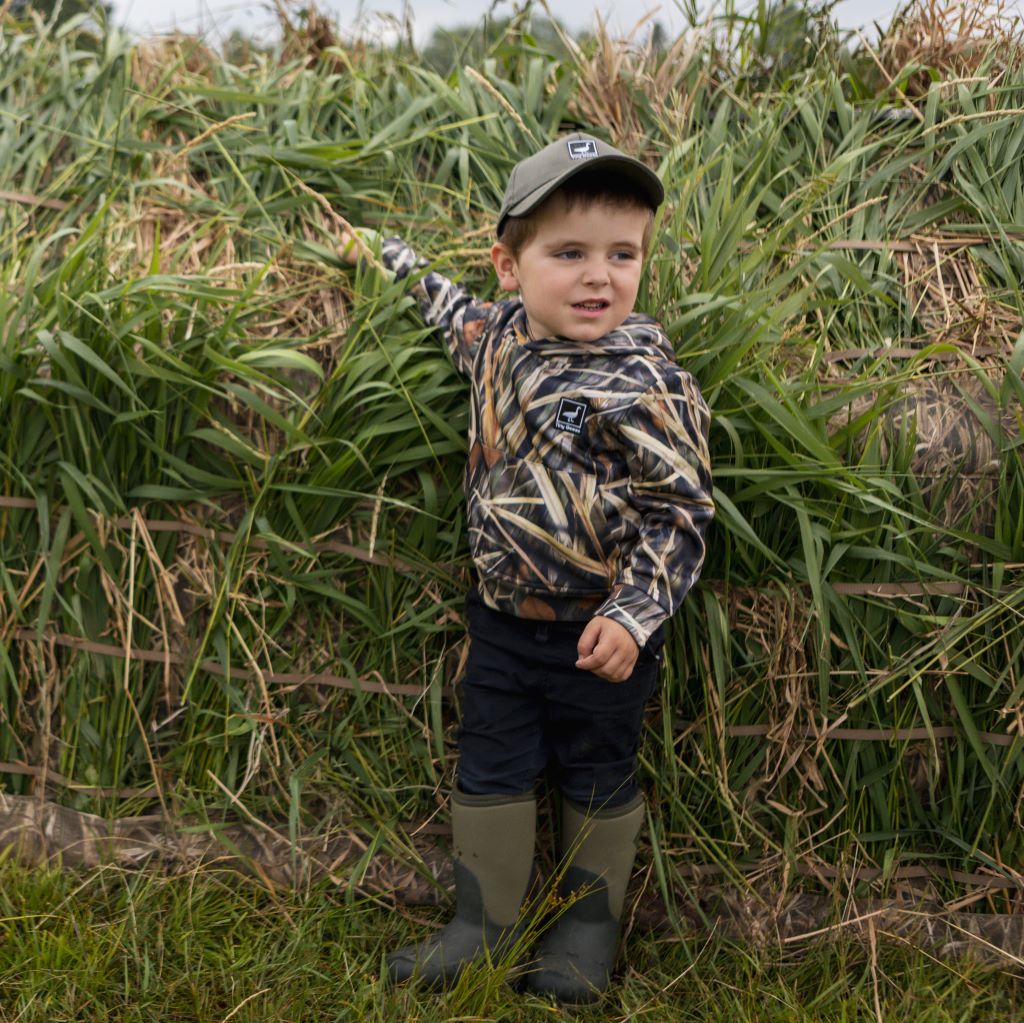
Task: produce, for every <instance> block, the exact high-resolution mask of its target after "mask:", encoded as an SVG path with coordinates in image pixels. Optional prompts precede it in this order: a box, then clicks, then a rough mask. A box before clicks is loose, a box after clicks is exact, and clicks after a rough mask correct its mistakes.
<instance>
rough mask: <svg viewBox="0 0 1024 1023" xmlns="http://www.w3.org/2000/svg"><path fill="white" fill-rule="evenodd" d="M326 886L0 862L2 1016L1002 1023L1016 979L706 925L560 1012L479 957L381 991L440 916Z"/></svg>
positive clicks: (669, 940)
mask: <svg viewBox="0 0 1024 1023" xmlns="http://www.w3.org/2000/svg"><path fill="white" fill-rule="evenodd" d="M440 919H441V918H440V917H439V916H438V915H437V914H436V913H423V912H417V913H398V914H396V913H393V912H391V911H390V910H388V909H386V908H384V907H381V906H380V905H375V904H374V903H373V902H371V901H364V900H360V899H356V900H350V899H348V898H346V896H345V893H344V892H341V891H338V890H337V889H335V888H333V887H323V886H313V887H311V888H308V889H306V890H304V891H301V892H295V891H287V892H281V893H279V894H277V895H276V896H275V895H271V894H270V893H268V891H267V889H266V888H265V887H264V886H263V885H262V884H260V883H259V882H255V881H253V880H247V879H246V878H244V877H241V876H239V875H238V874H235V873H232V872H226V871H220V870H218V869H217V868H207V869H202V870H197V871H195V872H192V873H188V874H182V875H180V876H177V877H157V876H154V875H152V874H147V873H126V872H123V871H120V870H117V869H108V870H102V871H97V872H95V873H92V874H90V875H88V876H86V877H82V876H79V875H77V874H75V873H73V872H66V871H65V872H61V871H52V870H31V871H28V870H25V869H24V868H22V867H19V866H16V865H14V864H12V863H10V862H5V863H2V864H0V1020H3V1021H4V1023H14V1021H15V1020H17V1021H19V1023H63V1021H66V1020H67V1021H71V1020H74V1021H80V1020H110V1021H112V1023H113V1021H117V1023H121V1021H125V1023H128V1021H132V1023H134V1021H138V1023H151V1021H153V1020H202V1021H217V1023H220V1021H227V1020H229V1019H231V1020H236V1021H238V1023H271V1021H276V1020H280V1021H287V1023H295V1021H300V1020H318V1021H322V1023H334V1021H338V1023H342V1021H344V1023H348V1021H356V1020H368V1021H379V1023H397V1021H407V1020H408V1021H421V1023H433V1021H437V1023H441V1021H453V1023H454V1021H465V1023H468V1021H472V1020H508V1021H513V1020H515V1021H523V1023H539V1021H541V1020H571V1019H580V1020H595V1021H596V1020H612V1021H614V1020H622V1021H626V1020H649V1021H652V1023H679V1021H688V1020H708V1021H721V1023H747V1021H750V1023H754V1021H757V1023H799V1021H803V1020H807V1021H810V1020H821V1021H826V1020H828V1021H839V1020H842V1021H844V1023H860V1021H864V1023H878V1021H879V1020H893V1021H895V1020H905V1021H913V1023H954V1021H956V1023H960V1021H963V1023H986V1021H992V1023H1006V1021H1008V1020H1012V1019H1016V1018H1019V1015H1020V1013H1021V1011H1022V1010H1024V987H1022V982H1021V980H1020V979H1019V978H1017V979H1013V978H1011V977H1009V976H1007V975H1006V974H1004V973H1001V972H998V971H995V970H993V969H992V968H991V967H989V968H985V969H982V968H981V967H979V966H977V965H971V964H966V963H957V964H943V963H941V962H939V961H938V960H936V959H935V958H933V957H932V956H930V955H928V954H926V953H925V952H922V951H919V950H916V949H914V948H910V947H907V946H906V945H904V944H900V943H898V942H895V941H893V940H892V939H888V938H886V936H885V935H884V934H883V935H879V936H878V938H877V942H876V945H875V947H874V948H872V947H871V946H870V945H869V944H868V943H866V942H853V941H847V940H845V939H844V938H842V937H839V938H838V939H837V940H832V941H830V942H828V943H827V944H819V945H810V946H808V945H806V944H802V945H794V946H792V947H790V948H787V949H785V950H781V951H780V950H779V949H778V948H777V947H776V948H771V947H766V948H764V949H762V950H758V949H755V948H751V947H749V946H747V947H737V946H734V945H730V944H728V943H726V942H723V941H721V940H719V939H716V938H713V937H692V938H690V939H680V938H679V937H676V936H672V935H662V936H660V937H658V936H653V935H650V934H647V935H644V934H637V933H634V934H633V935H631V937H630V939H629V941H628V944H627V948H626V952H625V955H624V965H623V971H622V983H621V984H620V985H618V986H616V987H615V988H613V990H612V991H611V992H609V994H608V995H607V997H606V998H605V999H604V1000H603V1001H602V1002H601V1003H599V1004H598V1005H596V1006H594V1007H592V1008H590V1009H587V1010H579V1011H573V1010H569V1009H562V1008H556V1007H554V1006H553V1005H551V1004H548V1003H546V1002H544V1001H542V1000H540V999H538V998H535V997H533V996H528V995H524V994H516V993H514V992H513V991H512V990H511V989H510V988H509V987H507V986H503V985H502V984H501V983H500V981H499V980H496V979H495V977H494V976H493V975H492V974H490V973H489V972H487V971H480V972H477V973H473V974H471V975H468V976H467V977H466V978H464V980H463V982H462V983H461V984H460V986H459V987H458V988H457V989H456V990H455V991H453V992H450V993H448V994H446V995H444V996H439V995H431V994H427V993H417V992H414V991H410V990H406V989H401V990H395V989H389V988H387V987H386V986H385V985H384V984H382V983H381V979H380V978H381V969H382V966H381V962H382V957H383V955H384V954H385V952H387V951H388V950H389V949H391V948H393V947H394V946H395V945H396V944H397V943H400V942H404V941H406V940H408V939H409V938H410V937H415V936H418V935H420V934H422V933H423V929H424V926H429V925H431V924H436V923H437V922H439V921H440Z"/></svg>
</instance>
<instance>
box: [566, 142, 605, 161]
mask: <svg viewBox="0 0 1024 1023" xmlns="http://www.w3.org/2000/svg"><path fill="white" fill-rule="evenodd" d="M567 145H568V146H569V159H570V160H592V159H593V158H594V157H595V156H597V155H598V152H597V143H596V142H595V141H594V140H593V139H570V141H569V142H568V143H567Z"/></svg>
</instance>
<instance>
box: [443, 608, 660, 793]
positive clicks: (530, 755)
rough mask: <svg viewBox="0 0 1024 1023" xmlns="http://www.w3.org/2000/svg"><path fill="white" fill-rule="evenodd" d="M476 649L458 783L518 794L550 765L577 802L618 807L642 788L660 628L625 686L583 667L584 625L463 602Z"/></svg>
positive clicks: (471, 789)
mask: <svg viewBox="0 0 1024 1023" xmlns="http://www.w3.org/2000/svg"><path fill="white" fill-rule="evenodd" d="M466 617H467V621H468V623H469V636H470V648H469V659H468V661H467V664H466V674H465V677H464V678H463V680H462V725H461V728H460V730H459V763H458V786H459V788H460V789H461V790H462V791H463V792H465V793H468V794H472V795H510V796H511V795H519V794H521V793H523V792H528V791H530V790H531V789H532V788H533V786H534V782H535V781H536V779H537V776H538V775H539V774H540V773H541V772H542V771H543V770H544V769H545V768H546V767H550V768H551V771H552V774H553V777H554V782H555V784H556V785H557V786H558V787H559V788H560V789H561V791H562V793H563V794H564V795H565V796H567V797H568V798H569V799H571V800H572V801H573V802H575V803H581V804H583V805H585V806H586V805H591V804H593V805H594V806H598V805H600V806H605V807H612V806H618V805H620V804H622V803H626V802H628V801H629V800H631V799H632V798H633V797H634V796H635V795H636V792H637V787H636V781H635V779H634V774H635V772H636V756H637V749H638V747H639V744H640V730H641V728H642V726H643V719H644V704H645V703H646V702H647V700H648V699H649V698H650V696H651V694H652V693H653V692H654V689H655V687H656V685H657V681H658V669H659V666H660V650H661V642H662V636H661V631H660V630H659V631H658V633H657V634H656V635H654V636H652V637H651V641H650V642H648V644H647V645H646V646H645V647H644V648H643V649H642V650H641V651H640V656H639V658H638V659H637V663H636V667H635V668H634V669H633V674H632V675H631V676H630V677H629V678H628V679H626V681H625V682H608V681H606V680H605V679H603V678H599V677H598V676H597V675H595V674H594V673H593V672H590V671H581V670H580V669H579V668H577V667H576V660H577V658H578V657H579V654H578V652H577V650H576V644H577V642H578V640H579V637H580V634H581V633H582V632H583V629H584V628H585V626H586V622H541V621H533V620H531V619H528V618H517V617H516V616H514V615H508V614H503V613H501V612H500V611H493V610H491V609H490V608H489V607H486V606H485V605H484V603H483V601H482V600H481V599H480V597H479V595H478V594H477V593H476V592H475V591H472V592H471V593H470V595H469V597H468V599H467V601H466Z"/></svg>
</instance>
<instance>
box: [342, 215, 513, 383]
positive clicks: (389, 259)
mask: <svg viewBox="0 0 1024 1023" xmlns="http://www.w3.org/2000/svg"><path fill="white" fill-rule="evenodd" d="M368 251H369V250H368V247H367V244H366V241H365V240H364V237H363V234H362V232H360V231H359V230H358V229H356V230H354V231H353V232H351V233H349V232H347V231H346V232H344V233H343V234H342V236H341V241H340V242H339V244H338V254H339V255H340V256H341V258H342V259H343V260H344V261H345V262H346V263H348V264H349V265H351V266H354V265H355V264H356V263H357V262H359V260H360V259H361V258H365V256H366V254H367V252H368ZM380 256H381V262H382V263H383V264H384V267H385V268H386V269H387V270H389V271H391V273H393V274H394V275H395V280H397V281H402V280H404V279H405V278H406V277H408V276H410V274H413V273H414V272H415V271H417V270H420V269H422V268H423V267H425V266H426V265H427V262H426V260H424V259H420V258H419V257H418V256H417V255H416V253H415V252H414V251H413V250H412V249H411V248H410V247H409V246H408V245H407V244H406V243H405V242H404V241H403V240H402V239H401V238H386V239H384V241H382V242H381V245H380ZM409 291H410V293H411V294H412V295H414V296H415V297H416V299H417V301H418V302H419V305H420V309H421V311H422V313H423V318H424V319H425V320H426V322H427V323H428V324H429V325H430V326H432V327H437V328H438V329H439V330H440V331H441V334H442V337H443V338H444V342H445V345H446V346H447V348H448V352H449V354H450V355H451V359H452V362H453V363H454V364H455V368H456V369H457V370H459V372H460V373H463V374H465V375H466V376H469V375H470V373H471V372H472V366H473V359H474V358H475V356H476V351H477V347H478V346H479V343H480V337H481V335H482V334H483V331H484V323H485V321H486V320H487V317H488V315H489V313H490V311H491V309H492V307H493V305H494V303H493V302H478V301H477V300H476V299H475V298H474V297H473V295H471V294H470V292H469V291H467V290H466V288H464V287H463V286H462V285H461V284H456V283H455V282H454V281H452V280H450V279H449V278H447V277H445V276H444V274H441V273H438V272H437V271H436V270H431V271H430V272H429V273H426V274H423V275H422V276H419V277H417V278H416V279H415V280H414V281H413V283H412V285H411V286H410V288H409Z"/></svg>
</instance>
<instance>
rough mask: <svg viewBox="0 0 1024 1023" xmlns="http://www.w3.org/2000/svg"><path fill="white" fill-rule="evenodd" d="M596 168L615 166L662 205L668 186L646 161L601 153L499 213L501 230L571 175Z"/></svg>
mask: <svg viewBox="0 0 1024 1023" xmlns="http://www.w3.org/2000/svg"><path fill="white" fill-rule="evenodd" d="M595 167H607V168H609V169H611V168H615V169H616V170H617V171H618V172H619V173H621V174H622V175H623V177H626V178H629V179H630V180H631V181H633V182H634V183H635V184H636V185H637V186H639V189H640V191H641V192H642V193H643V194H644V195H645V196H646V197H647V199H648V200H649V201H650V203H651V205H652V206H653V207H654V208H655V209H657V207H659V206H660V205H661V204H662V202H663V200H664V198H665V188H664V186H663V185H662V183H661V181H660V180H659V178H658V175H657V174H655V173H654V171H652V170H650V169H649V168H648V167H645V166H644V165H643V164H642V163H639V162H638V161H636V160H632V159H630V158H629V157H626V156H614V155H611V154H609V155H608V156H598V157H594V158H593V159H591V160H580V161H579V166H576V167H568V168H566V170H565V171H564V172H563V173H561V174H559V175H558V177H557V178H555V179H554V180H552V181H545V182H544V184H543V185H540V186H539V187H538V188H535V189H534V190H533V191H532V192H529V193H527V194H526V195H525V196H523V198H522V199H520V200H519V201H518V202H517V203H514V204H513V205H511V206H509V208H508V209H507V210H502V211H501V213H500V214H499V215H498V226H497V233H498V234H499V235H500V234H501V230H502V228H503V227H504V225H505V221H506V220H507V219H508V218H509V217H523V216H525V215H526V214H527V213H529V212H530V211H531V210H534V209H536V208H537V207H538V206H539V205H540V204H541V203H542V202H543V201H544V200H545V199H546V198H547V197H548V196H549V195H551V193H552V192H554V191H555V189H556V188H560V187H561V186H562V185H564V184H565V183H566V182H567V181H569V180H570V179H571V178H574V177H576V175H577V174H582V173H583V172H584V171H588V170H593V169H594V168H595Z"/></svg>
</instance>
